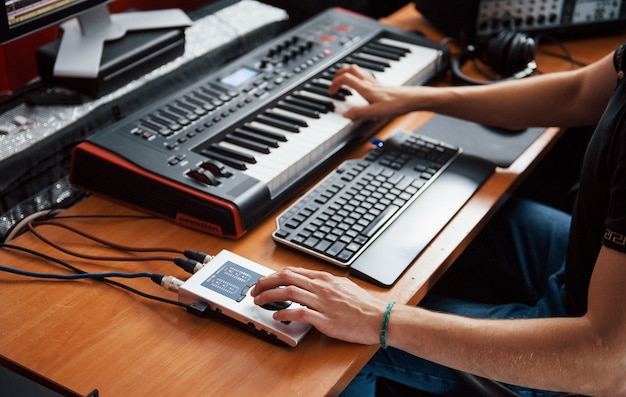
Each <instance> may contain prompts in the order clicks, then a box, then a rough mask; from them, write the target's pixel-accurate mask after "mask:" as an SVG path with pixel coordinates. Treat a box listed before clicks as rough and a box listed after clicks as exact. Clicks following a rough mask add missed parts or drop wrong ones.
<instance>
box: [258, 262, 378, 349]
mask: <svg viewBox="0 0 626 397" xmlns="http://www.w3.org/2000/svg"><path fill="white" fill-rule="evenodd" d="M251 295H252V296H253V297H254V303H255V304H257V305H263V304H265V303H267V302H272V301H285V300H289V301H292V302H297V303H299V304H301V305H302V306H303V307H302V308H288V309H283V310H278V311H276V312H275V313H274V319H275V320H276V321H301V322H305V323H309V324H311V325H313V326H314V327H315V328H317V329H318V330H319V331H320V332H322V333H323V334H326V335H328V336H330V337H333V338H337V339H342V340H345V341H348V342H354V343H361V344H367V345H370V344H375V343H378V342H379V341H380V329H381V324H382V319H383V314H384V311H385V307H386V302H385V301H383V300H381V299H379V298H376V297H374V296H373V295H371V294H369V293H368V292H367V291H365V290H364V289H362V288H361V287H359V286H358V285H356V284H355V283H353V282H352V281H351V280H350V279H348V278H345V277H336V276H333V275H331V274H329V273H326V272H320V271H315V270H308V269H302V268H295V267H289V268H286V269H284V270H281V271H279V272H277V273H274V274H271V275H269V276H267V277H263V278H261V279H260V280H259V281H258V282H257V284H256V285H255V287H254V288H253V289H252V291H251Z"/></svg>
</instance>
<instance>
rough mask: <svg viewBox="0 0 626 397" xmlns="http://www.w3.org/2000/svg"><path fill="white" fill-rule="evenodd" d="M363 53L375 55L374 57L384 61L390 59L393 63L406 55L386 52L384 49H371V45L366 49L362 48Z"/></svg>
mask: <svg viewBox="0 0 626 397" xmlns="http://www.w3.org/2000/svg"><path fill="white" fill-rule="evenodd" d="M361 52H362V53H364V54H369V55H374V56H377V57H380V58H384V59H389V60H392V61H399V60H400V58H402V56H403V55H404V54H402V55H401V54H398V53H396V52H392V51H386V50H384V49H382V48H376V47H371V46H369V45H366V46H365V47H363V48H361Z"/></svg>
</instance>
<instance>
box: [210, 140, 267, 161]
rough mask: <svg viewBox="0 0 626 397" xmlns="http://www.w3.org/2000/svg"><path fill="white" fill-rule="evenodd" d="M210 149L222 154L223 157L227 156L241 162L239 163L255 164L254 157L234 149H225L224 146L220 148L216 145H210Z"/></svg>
mask: <svg viewBox="0 0 626 397" xmlns="http://www.w3.org/2000/svg"><path fill="white" fill-rule="evenodd" d="M210 149H211V150H212V151H216V152H218V153H221V154H223V155H224V156H228V157H232V158H234V159H237V160H241V161H245V162H246V163H250V164H255V163H256V159H255V158H254V156H252V155H250V154H248V153H245V152H240V151H238V150H235V149H231V148H227V147H224V146H220V145H218V144H216V143H214V144H212V145H211V147H210Z"/></svg>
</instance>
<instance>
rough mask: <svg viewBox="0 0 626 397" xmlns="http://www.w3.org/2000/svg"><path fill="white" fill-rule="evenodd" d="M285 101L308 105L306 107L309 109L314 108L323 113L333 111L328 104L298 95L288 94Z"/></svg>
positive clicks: (303, 105)
mask: <svg viewBox="0 0 626 397" xmlns="http://www.w3.org/2000/svg"><path fill="white" fill-rule="evenodd" d="M285 102H288V103H292V104H294V105H297V106H302V107H306V108H309V109H312V110H314V111H317V112H321V113H327V112H329V111H332V109H329V107H328V106H327V105H326V104H322V103H319V102H316V101H311V100H309V99H307V98H302V97H298V96H296V95H289V96H287V98H285ZM331 105H332V104H331Z"/></svg>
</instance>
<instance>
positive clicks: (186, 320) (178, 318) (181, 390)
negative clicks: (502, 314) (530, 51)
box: [0, 5, 623, 397]
mask: <svg viewBox="0 0 626 397" xmlns="http://www.w3.org/2000/svg"><path fill="white" fill-rule="evenodd" d="M384 22H386V23H390V24H394V25H398V26H401V27H404V28H412V29H415V28H417V29H421V30H423V31H425V32H427V34H428V35H429V36H430V37H432V38H434V39H437V35H436V32H434V31H433V30H432V28H430V27H429V26H428V24H427V22H425V21H424V20H422V19H421V18H420V16H419V15H418V14H417V13H416V12H415V11H414V9H413V8H412V7H411V6H410V5H409V6H407V7H405V8H403V9H402V10H400V11H399V12H398V13H396V14H394V15H393V16H391V17H390V18H386V19H385V20H384ZM622 39H623V38H620V37H608V38H598V39H593V40H585V41H576V42H571V43H567V45H568V47H569V48H571V50H572V52H573V53H574V54H575V56H577V57H580V58H581V59H584V60H585V61H587V62H591V61H592V60H594V59H597V58H599V57H600V56H602V55H604V54H605V53H608V52H609V51H610V50H612V49H614V48H615V47H616V46H617V44H618V43H619V42H621V40H622ZM539 65H540V67H541V68H543V69H544V70H548V69H550V68H552V69H551V70H560V69H563V67H564V66H563V65H557V64H556V63H555V64H554V65H552V66H547V64H544V63H543V61H542V60H539ZM565 67H566V66H565ZM430 116H431V114H429V113H425V112H415V113H411V114H408V115H406V116H404V117H400V118H398V119H396V120H394V121H393V122H392V123H390V124H389V125H388V126H387V127H386V128H384V129H383V130H382V131H381V132H380V136H382V137H384V136H386V135H388V134H390V133H391V132H392V131H394V130H395V129H398V128H401V129H407V130H413V129H415V128H416V127H418V126H419V125H421V124H422V123H424V122H425V121H426V120H428V118H429V117H430ZM559 133H560V130H559V129H557V128H549V129H547V130H546V132H545V133H544V134H543V135H542V136H541V137H540V138H539V139H538V140H537V141H536V142H535V143H534V144H533V145H532V146H531V147H529V148H528V150H526V151H525V152H524V153H523V155H522V156H521V157H520V158H519V159H518V160H516V161H515V162H514V163H513V164H512V165H511V166H510V167H509V168H508V169H498V170H497V172H496V173H495V174H494V175H493V177H491V178H490V179H489V180H488V181H487V182H486V183H485V184H484V186H483V187H482V188H481V189H480V190H479V191H478V192H477V194H476V195H475V196H474V197H473V198H472V199H471V200H470V202H469V203H468V204H467V205H466V206H465V207H464V208H463V209H462V210H461V211H460V212H459V213H458V215H457V216H456V217H455V218H454V219H453V220H452V222H451V223H450V224H449V225H448V226H447V227H446V228H445V229H444V230H443V231H442V232H441V233H440V235H439V236H438V237H437V238H436V239H435V240H434V241H433V243H432V244H431V245H430V246H429V247H428V248H427V249H426V251H425V252H424V253H423V254H422V255H421V256H420V257H419V258H418V259H417V261H416V263H415V264H414V265H413V266H412V267H411V268H409V269H408V271H407V272H406V273H405V274H404V275H403V277H402V278H401V279H400V280H399V281H398V282H397V284H396V285H395V286H394V287H393V288H391V289H382V288H378V287H375V286H373V285H370V284H367V283H365V282H363V281H360V280H355V281H356V282H357V283H359V284H361V285H362V286H363V287H365V288H366V289H368V290H369V291H371V292H372V293H374V294H378V295H381V296H383V297H384V298H385V299H394V300H396V301H398V302H401V303H410V304H416V303H417V302H418V301H419V300H420V299H421V298H422V297H423V296H424V294H425V293H426V291H427V290H428V288H429V287H430V286H431V285H432V284H433V283H434V282H436V280H437V279H438V278H439V277H440V275H441V274H442V273H443V272H444V271H445V269H447V268H448V267H449V265H450V264H451V263H452V262H453V261H454V259H455V258H456V257H457V256H458V255H459V253H460V252H461V251H462V250H463V249H464V248H465V246H467V244H468V243H469V241H470V240H471V239H472V238H473V237H474V236H475V235H476V233H477V232H478V231H479V230H480V228H481V227H482V226H483V224H484V223H485V222H486V220H487V219H488V218H489V217H490V216H491V214H492V213H493V212H494V210H495V209H496V208H497V207H498V206H499V205H500V203H501V202H502V201H503V198H505V197H507V196H508V195H509V194H510V193H511V192H512V190H514V189H515V187H516V186H517V185H518V184H519V183H520V181H521V180H522V179H523V178H524V176H525V175H526V174H527V173H528V172H530V170H532V168H533V167H534V165H535V164H536V162H537V161H538V159H539V158H541V157H542V155H543V153H545V152H546V151H547V150H548V149H549V148H550V146H551V145H552V143H553V142H554V140H555V137H557V136H558V135H559ZM365 151H366V146H365V145H363V147H358V148H355V150H354V151H353V152H352V153H351V154H350V155H351V156H360V155H362V154H363V153H364V152H365ZM280 210H281V209H277V210H276V211H275V213H273V214H269V216H268V217H267V219H266V221H265V222H263V223H262V224H260V225H259V226H258V227H255V228H254V229H253V230H251V231H250V232H249V234H247V235H246V236H245V237H244V238H242V239H240V240H237V241H231V240H224V239H219V238H215V237H211V236H208V235H205V234H201V233H198V232H194V231H192V230H188V229H185V228H182V227H179V226H176V225H173V224H172V223H169V222H166V221H163V220H157V219H150V220H128V219H111V218H103V219H85V218H83V219H76V220H72V221H67V222H71V223H72V224H74V225H76V226H79V227H80V228H81V229H84V230H86V231H88V232H92V233H95V234H97V235H99V236H101V237H103V238H106V239H110V240H114V241H117V242H120V243H123V244H126V245H132V246H151V247H159V246H161V247H162V246H167V247H176V248H180V249H184V248H192V249H198V250H203V251H205V252H209V253H216V252H217V251H219V250H220V249H223V248H225V249H229V250H231V251H234V252H236V253H238V254H241V255H244V256H247V257H249V258H250V259H252V260H255V261H257V262H260V263H262V264H265V265H266V266H269V267H271V268H274V269H280V268H283V267H284V266H287V265H296V266H304V267H308V268H314V269H324V270H327V271H330V272H332V273H335V274H346V272H345V271H344V270H342V269H338V268H335V267H332V266H329V265H325V264H323V263H321V262H319V261H316V260H313V259H311V258H308V257H305V256H303V255H298V254H296V253H294V252H291V251H288V250H286V249H283V248H281V247H278V246H276V245H275V244H274V243H273V242H272V240H271V237H270V234H271V232H272V231H273V230H274V217H275V215H276V214H278V212H279V211H280ZM134 213H135V212H134V211H131V210H129V209H127V208H125V207H120V206H118V205H115V204H113V203H111V202H108V201H105V200H102V199H98V198H89V199H87V200H85V201H83V202H81V203H80V204H78V205H76V206H74V207H73V208H71V209H70V210H68V211H67V212H66V215H72V214H74V215H85V214H106V215H109V214H134ZM41 230H42V231H43V232H45V233H46V234H47V235H48V236H51V237H53V238H54V240H55V241H58V242H61V243H63V244H64V245H66V246H68V247H71V248H74V249H76V250H81V249H82V250H87V251H89V252H90V253H94V254H97V253H110V251H108V250H106V249H104V248H99V247H94V245H93V244H92V243H90V242H87V241H85V240H83V239H82V238H79V237H77V236H75V235H72V234H71V233H69V232H67V231H63V230H59V229H52V228H49V229H43V228H42V229H41ZM13 243H14V244H19V245H21V246H26V247H30V248H33V249H36V250H38V251H41V252H43V253H46V254H49V255H52V256H57V257H60V258H65V259H68V260H69V261H71V262H72V263H74V264H76V265H77V266H80V267H83V268H84V269H86V270H89V271H109V270H119V271H131V272H134V271H151V272H163V273H167V274H173V275H176V276H179V277H184V273H183V272H182V271H179V270H178V269H177V268H175V267H174V266H173V265H172V264H170V263H166V262H150V263H135V262H132V263H129V262H114V263H106V264H102V263H93V262H90V261H85V260H77V259H74V258H70V257H68V256H66V255H64V254H61V253H59V252H58V251H55V250H54V249H52V248H50V247H48V246H47V245H44V244H43V243H41V242H40V241H38V240H37V239H36V238H35V237H34V236H32V235H31V234H28V233H27V234H24V235H22V236H20V237H19V238H17V239H15V240H14V241H13ZM0 264H3V265H10V266H13V267H20V268H23V269H28V270H32V271H40V272H55V271H59V269H57V268H55V267H54V266H51V265H49V264H47V263H44V262H42V261H40V260H37V259H32V258H29V257H25V256H23V255H21V254H16V253H14V252H11V251H6V250H3V251H0ZM127 283H128V284H129V285H132V286H135V287H137V288H139V289H142V290H144V291H146V292H149V293H153V294H156V295H161V296H167V295H168V294H170V298H172V299H176V296H175V294H173V293H168V292H165V291H163V290H162V289H160V288H159V287H158V286H156V285H154V284H152V283H151V282H150V281H146V280H144V279H141V280H131V281H128V282H127ZM0 299H1V300H2V303H3V308H2V312H1V314H0V353H1V354H2V355H4V356H6V357H8V358H9V359H11V360H14V361H16V362H18V363H20V364H22V365H25V366H27V367H29V368H31V369H33V370H34V371H37V372H38V373H40V374H42V375H44V376H46V377H48V378H50V379H52V380H54V381H56V382H59V383H61V384H64V385H66V386H68V387H70V388H71V389H74V390H76V391H78V392H80V393H83V394H86V393H88V392H89V391H91V390H93V389H94V388H97V389H98V390H99V391H100V393H101V396H104V397H109V396H151V395H154V396H162V397H168V396H189V395H206V396H209V395H220V396H222V395H227V394H231V393H232V394H233V395H249V394H252V393H253V394H255V395H260V396H294V395H306V396H317V395H336V394H338V393H339V392H340V391H341V390H342V389H343V388H344V387H345V386H346V385H347V384H348V383H349V381H350V380H351V379H352V378H353V377H354V375H355V374H356V373H357V372H358V371H359V369H360V368H361V367H362V366H363V365H364V364H365V363H366V362H367V360H368V359H369V358H370V357H371V356H372V355H373V354H374V352H375V351H376V350H377V348H378V346H360V345H353V344H349V343H344V342H340V341H337V340H333V339H330V338H327V337H325V336H323V335H321V334H320V333H318V332H317V331H315V330H314V331H313V332H311V334H309V335H308V336H307V337H306V338H305V340H304V341H303V342H302V344H301V345H300V346H298V347H297V348H295V349H290V348H284V347H278V346H275V345H272V344H269V343H266V342H263V341H261V340H259V339H257V338H256V337H254V336H252V335H250V334H248V333H246V332H244V331H240V330H239V329H236V328H234V327H231V326H229V325H226V324H224V323H221V322H216V321H213V320H211V319H206V318H198V317H194V316H192V315H190V314H189V313H187V312H185V311H184V310H182V309H181V308H178V307H173V306H169V305H166V304H163V303H157V302H152V301H148V300H146V299H143V298H140V297H137V296H135V295H132V294H130V293H127V292H124V291H122V290H119V289H117V288H115V287H111V286H109V285H106V284H104V283H99V282H93V281H73V282H64V281H38V280H33V279H28V278H24V277H20V276H14V275H9V274H2V275H0Z"/></svg>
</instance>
